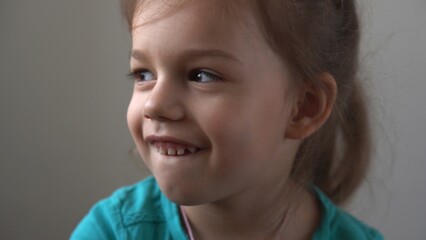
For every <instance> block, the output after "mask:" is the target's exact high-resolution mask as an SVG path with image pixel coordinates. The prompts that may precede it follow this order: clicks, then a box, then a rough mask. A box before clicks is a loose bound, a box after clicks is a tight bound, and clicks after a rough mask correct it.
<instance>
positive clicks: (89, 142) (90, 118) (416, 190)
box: [0, 0, 426, 239]
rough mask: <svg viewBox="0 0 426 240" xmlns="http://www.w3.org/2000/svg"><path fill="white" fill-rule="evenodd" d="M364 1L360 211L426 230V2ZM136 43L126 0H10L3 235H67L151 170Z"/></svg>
mask: <svg viewBox="0 0 426 240" xmlns="http://www.w3.org/2000/svg"><path fill="white" fill-rule="evenodd" d="M361 5H362V19H363V22H364V23H363V26H364V30H365V32H364V33H365V34H364V40H363V44H362V48H363V54H362V65H363V66H364V70H365V71H364V72H363V76H365V77H366V78H368V79H369V80H368V81H366V85H367V87H368V90H369V92H370V93H371V98H370V100H369V101H370V102H371V104H370V105H371V108H372V112H373V113H374V114H373V116H372V119H373V128H374V132H375V143H376V148H375V155H374V160H375V162H374V168H373V170H372V171H371V173H370V175H369V177H368V179H367V183H366V184H365V185H364V187H363V188H362V190H361V191H360V192H359V193H358V194H357V197H356V198H355V200H354V201H353V203H352V204H351V205H350V208H349V209H350V211H351V212H352V213H354V214H355V215H357V216H358V217H360V218H361V219H363V220H364V221H366V222H367V223H369V224H371V225H373V226H375V227H377V228H378V229H379V230H381V231H382V232H383V233H384V235H385V237H386V238H387V239H426V237H425V236H426V207H425V202H426V186H425V185H426V174H425V171H426V159H425V158H426V127H425V124H426V107H425V104H426V95H425V94H424V92H425V91H426V81H425V76H426V46H425V45H426V14H424V12H425V11H426V1H424V0H406V1H401V0H373V1H369V2H368V3H367V1H365V3H364V2H363V3H362V4H361ZM129 48H130V38H129V36H128V34H127V30H126V28H125V25H124V21H123V20H122V19H121V16H120V13H119V9H118V3H117V2H116V1H105V0H90V1H87V0H72V1H71V0H38V1H29V0H27V1H24V0H16V1H12V0H10V1H7V0H6V1H5V0H1V2H0V192H1V197H0V239H66V238H68V236H69V234H70V232H71V231H72V229H73V228H74V227H75V225H76V224H77V223H78V221H79V220H80V219H81V217H82V216H83V215H84V214H85V213H86V212H87V211H88V210H89V208H90V206H92V204H93V203H95V202H96V201H97V200H99V199H100V198H102V197H106V196H108V195H109V194H110V193H111V191H113V190H114V189H116V188H117V187H119V186H122V185H124V184H130V183H132V182H134V181H137V180H138V179H140V178H142V177H143V176H145V174H146V171H145V170H144V168H143V166H142V165H141V164H140V163H139V162H138V160H137V159H135V158H134V157H132V156H131V154H130V153H129V150H130V149H131V148H132V141H131V138H130V134H129V133H128V130H127V126H126V120H125V113H126V108H127V104H128V102H129V99H130V94H131V87H132V84H131V82H130V81H129V80H127V79H126V78H125V77H124V75H125V74H126V73H127V71H128V52H129Z"/></svg>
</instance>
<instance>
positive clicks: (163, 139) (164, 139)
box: [145, 135, 201, 149]
mask: <svg viewBox="0 0 426 240" xmlns="http://www.w3.org/2000/svg"><path fill="white" fill-rule="evenodd" d="M145 141H146V142H148V143H150V144H154V145H155V144H156V143H163V144H165V143H169V144H178V145H184V146H187V147H196V148H198V149H201V147H199V146H197V145H195V144H193V143H190V142H187V141H184V140H181V139H178V138H175V137H171V136H156V135H150V136H148V137H146V138H145Z"/></svg>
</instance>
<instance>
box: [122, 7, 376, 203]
mask: <svg viewBox="0 0 426 240" xmlns="http://www.w3.org/2000/svg"><path fill="white" fill-rule="evenodd" d="M122 4H123V10H124V12H125V16H126V19H127V21H128V24H129V28H130V30H131V32H132V40H133V41H132V42H133V46H132V57H131V68H132V72H133V76H134V78H135V80H136V81H135V87H134V93H133V98H132V101H131V103H130V106H129V110H128V123H129V128H130V131H131V133H132V136H133V138H134V140H135V143H136V146H137V148H138V150H139V153H140V154H141V156H142V158H143V159H144V161H145V163H146V164H147V166H148V167H149V168H150V170H151V171H152V172H153V174H154V176H155V177H156V178H157V181H158V183H159V185H160V187H161V188H162V190H163V192H164V193H165V194H166V195H168V196H169V197H170V198H171V199H172V200H174V201H176V202H179V203H182V204H201V203H206V202H212V201H219V200H221V199H225V198H229V197H231V196H237V195H238V193H242V192H246V193H247V194H250V191H249V189H255V190H256V191H257V194H259V193H258V191H259V190H265V191H270V190H271V188H274V187H276V188H280V187H283V186H284V185H286V184H287V183H288V182H289V181H288V180H289V179H290V180H291V181H292V182H296V183H298V184H301V185H307V184H314V185H317V186H318V187H320V188H321V189H322V190H323V191H324V192H325V193H327V194H328V195H329V196H330V197H331V198H332V199H333V200H334V201H335V202H337V203H341V202H343V201H345V200H346V199H347V198H348V197H349V196H350V195H351V194H352V193H353V191H354V190H355V189H356V188H357V186H358V185H359V183H360V181H361V180H362V178H363V176H364V174H365V171H366V168H367V165H368V153H369V151H368V150H369V137H368V129H367V120H366V119H367V118H366V113H365V110H364V105H363V101H362V100H363V99H362V93H361V92H360V88H359V86H358V83H357V81H356V80H357V79H356V71H357V53H358V41H359V29H358V22H357V16H356V13H355V6H354V3H353V1H349V0H347V1H345V0H322V1H318V0H300V1H292V0H280V1H279V0H266V1H265V0H259V1H256V0H251V1H248V0H246V1H225V0H197V1H187V0H184V1H177V0H168V1H166V0H164V1H152V0H147V1H141V0H140V1H137V0H136V1H135V0H133V1H132V0H122Z"/></svg>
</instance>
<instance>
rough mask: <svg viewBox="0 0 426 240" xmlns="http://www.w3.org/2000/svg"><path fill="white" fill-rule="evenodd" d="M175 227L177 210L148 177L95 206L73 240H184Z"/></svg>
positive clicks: (178, 224) (73, 236) (75, 233)
mask: <svg viewBox="0 0 426 240" xmlns="http://www.w3.org/2000/svg"><path fill="white" fill-rule="evenodd" d="M176 223H177V224H176ZM173 226H180V219H179V213H178V208H177V206H176V205H175V204H173V203H171V202H170V201H169V200H168V199H167V198H166V197H165V196H164V195H163V194H162V193H161V191H160V189H159V187H158V185H157V183H156V181H155V179H154V178H153V177H148V178H146V179H145V180H143V181H141V182H138V183H136V184H134V185H131V186H126V187H122V188H120V189H118V190H116V191H115V192H114V193H113V194H112V195H111V196H109V197H108V198H105V199H103V200H101V201H99V202H98V203H96V204H95V205H94V206H93V207H92V209H91V210H90V211H89V213H88V214H87V215H86V216H85V217H84V218H83V220H81V222H80V223H79V224H78V226H77V228H76V229H75V230H74V232H73V233H72V235H71V238H70V239H72V240H79V239H138V238H139V239H140V238H141V237H142V239H185V236H184V235H182V234H184V232H183V231H182V230H181V229H179V228H177V229H175V228H174V227H173ZM176 236H177V238H176Z"/></svg>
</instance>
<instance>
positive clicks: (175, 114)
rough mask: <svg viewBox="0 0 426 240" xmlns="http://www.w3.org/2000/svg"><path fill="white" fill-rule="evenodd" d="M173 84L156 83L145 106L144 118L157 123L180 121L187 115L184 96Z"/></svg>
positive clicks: (165, 82)
mask: <svg viewBox="0 0 426 240" xmlns="http://www.w3.org/2000/svg"><path fill="white" fill-rule="evenodd" d="M177 88H178V87H177V86H174V85H173V84H172V83H171V82H167V81H159V80H157V82H156V83H155V86H154V87H153V88H152V90H151V92H150V93H149V96H148V98H147V99H146V101H145V104H144V111H143V114H144V117H145V118H147V119H151V120H157V121H178V120H180V119H182V118H183V117H184V115H185V111H184V106H183V104H182V97H183V94H182V92H181V91H178V89H177Z"/></svg>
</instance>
